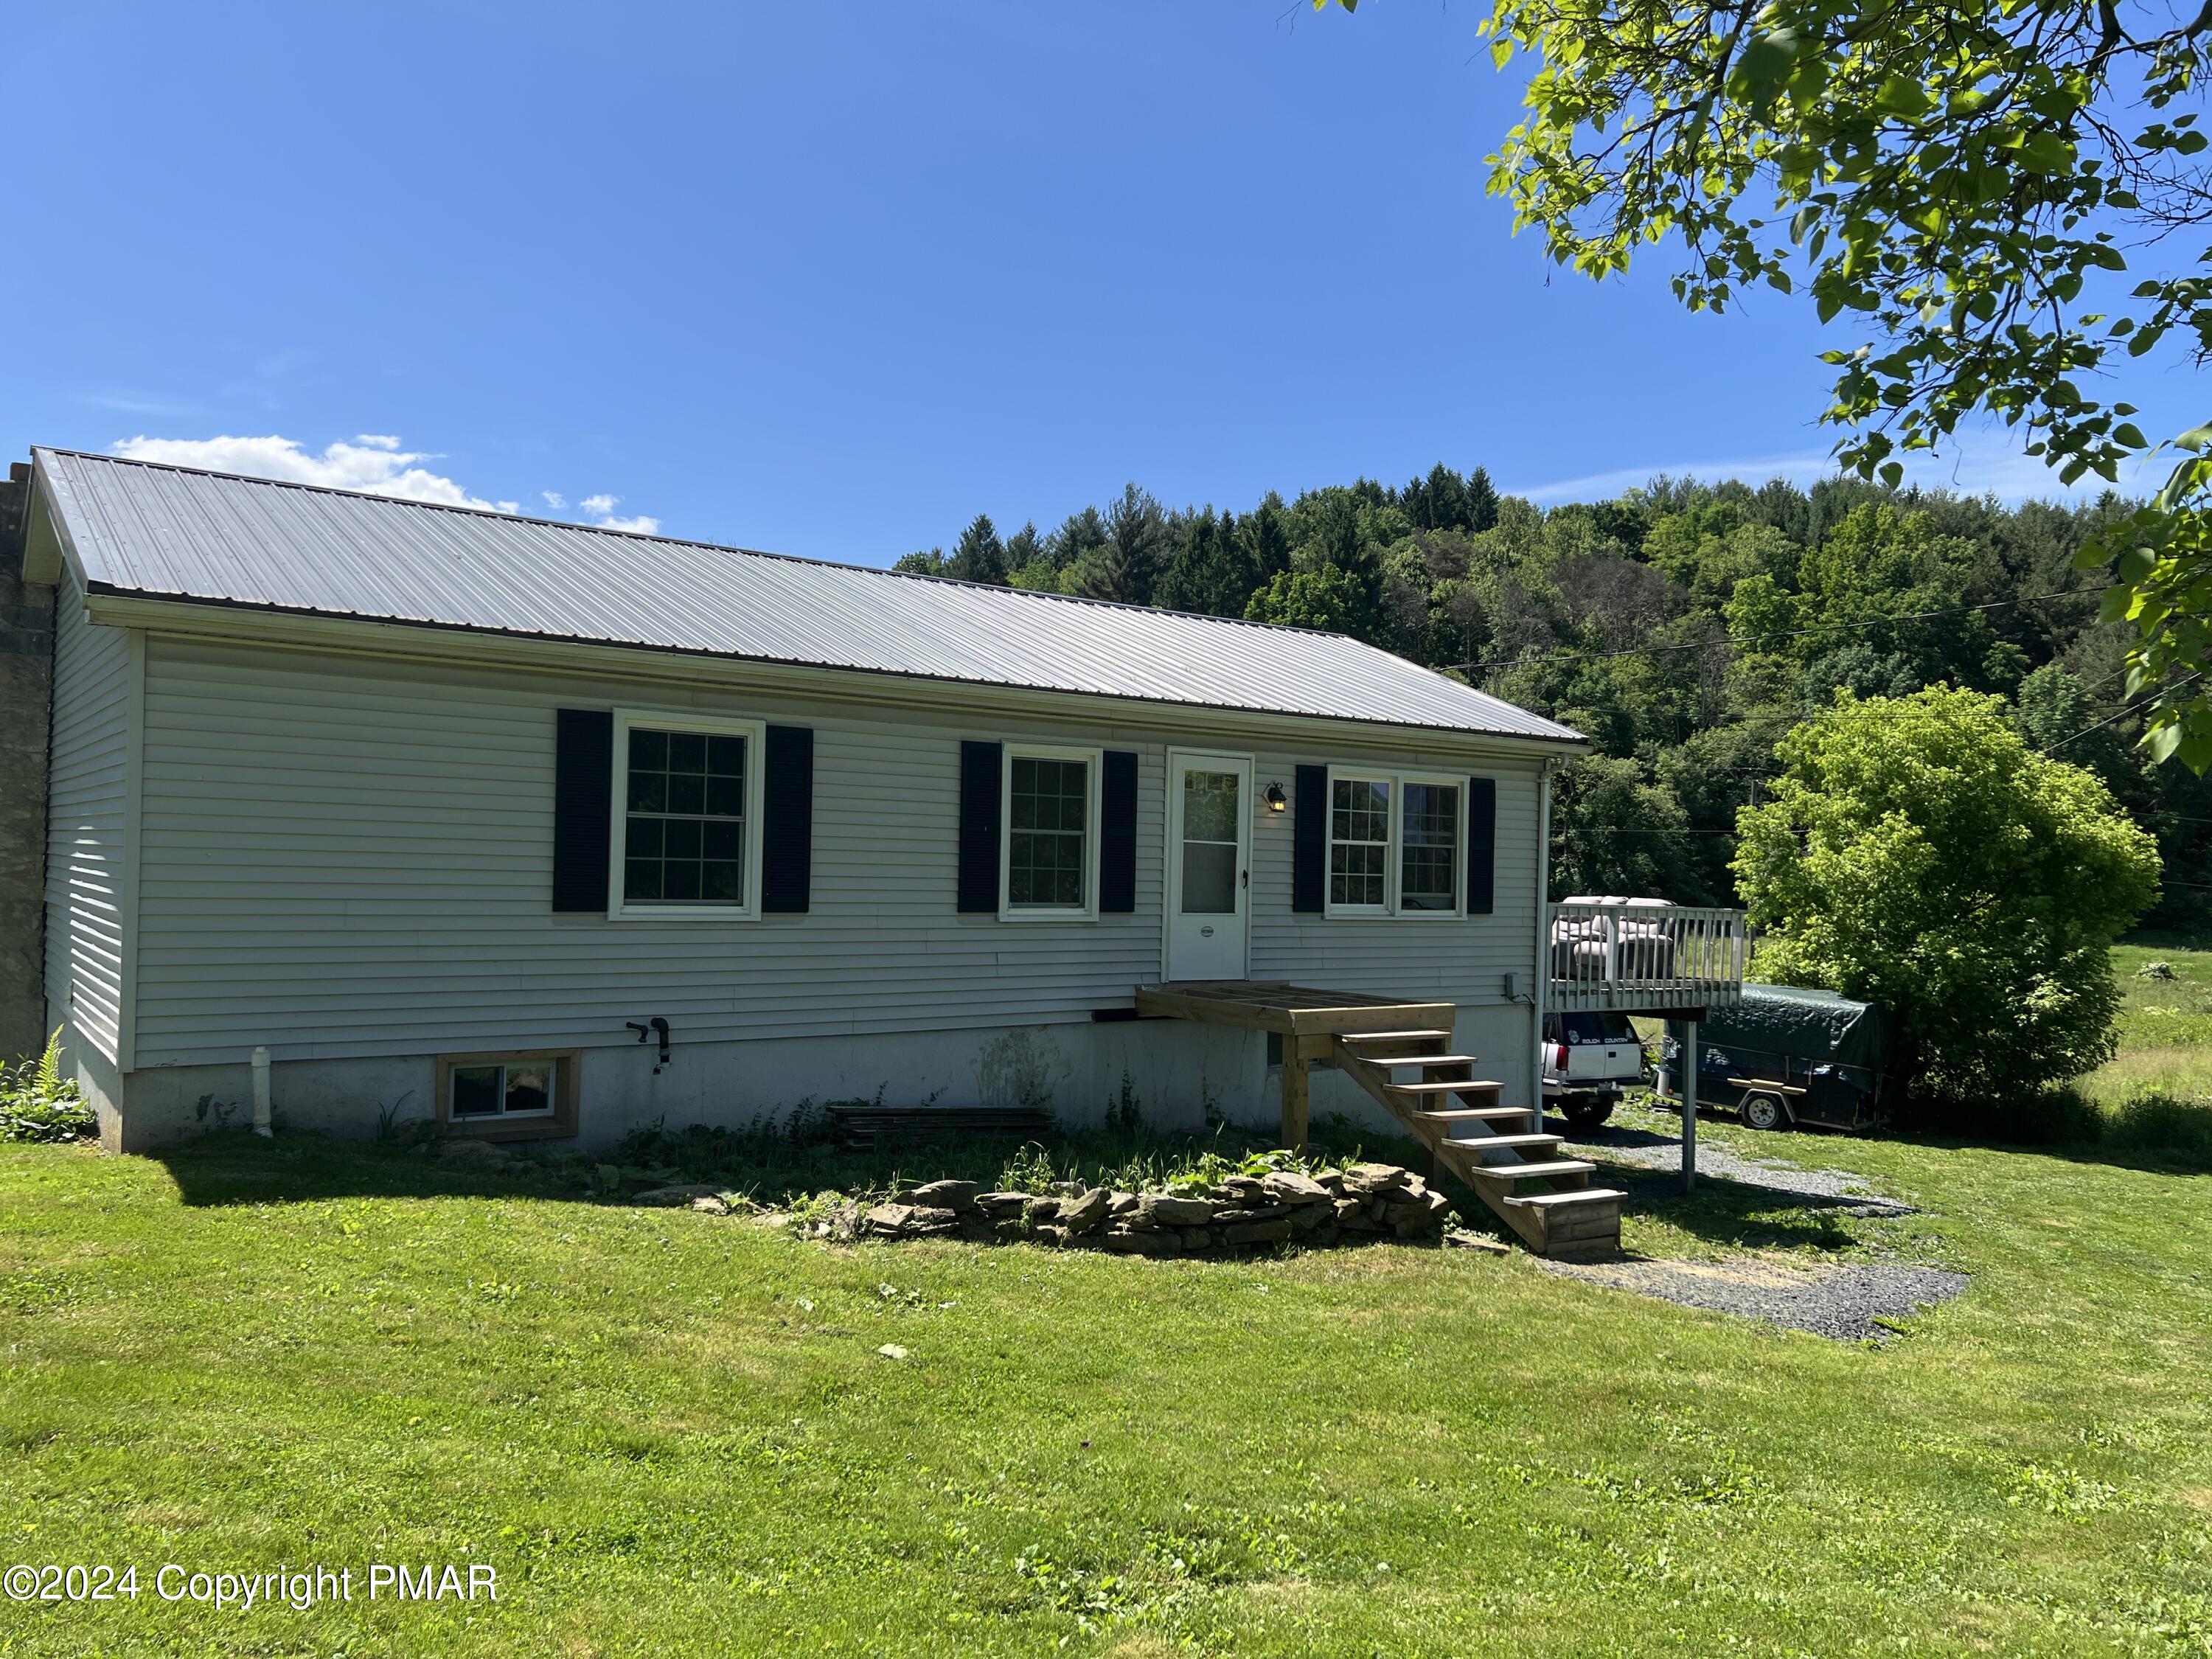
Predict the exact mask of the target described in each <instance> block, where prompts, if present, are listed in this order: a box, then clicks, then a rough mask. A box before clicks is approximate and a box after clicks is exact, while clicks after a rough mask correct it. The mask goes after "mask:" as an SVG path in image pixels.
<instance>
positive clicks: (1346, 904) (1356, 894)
mask: <svg viewBox="0 0 2212 1659" xmlns="http://www.w3.org/2000/svg"><path fill="white" fill-rule="evenodd" d="M1466 905H1467V780H1466V779H1464V778H1455V777H1449V776H1437V775H1432V774H1428V773H1421V772H1396V771H1382V770H1370V769H1366V768H1362V767H1344V768H1336V767H1331V768H1330V769H1329V775H1328V907H1327V908H1328V914H1329V915H1334V916H1414V917H1421V916H1430V917H1434V916H1459V915H1465V914H1466Z"/></svg>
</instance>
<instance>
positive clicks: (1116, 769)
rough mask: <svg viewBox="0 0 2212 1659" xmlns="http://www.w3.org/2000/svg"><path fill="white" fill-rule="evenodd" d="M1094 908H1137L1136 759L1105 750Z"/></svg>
mask: <svg viewBox="0 0 2212 1659" xmlns="http://www.w3.org/2000/svg"><path fill="white" fill-rule="evenodd" d="M1098 821H1099V822H1098V908H1100V909H1101V910H1134V909H1135V908H1137V757H1136V756H1135V755H1134V754H1133V753H1131V752H1130V751H1129V750H1126V749H1109V750H1107V751H1106V775H1105V776H1104V777H1103V779H1101V780H1100V781H1099V785H1098Z"/></svg>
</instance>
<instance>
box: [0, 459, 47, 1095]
mask: <svg viewBox="0 0 2212 1659" xmlns="http://www.w3.org/2000/svg"><path fill="white" fill-rule="evenodd" d="M9 473H10V476H9V478H8V479H7V481H6V482H5V483H0V1064H4V1063H5V1062H6V1061H8V1060H12V1059H13V1058H14V1057H15V1056H16V1055H18V1054H32V1053H35V1052H36V1051H37V1050H38V1049H39V1048H41V1047H43V1046H44V1044H45V1042H46V963H45V954H46V934H45V915H46V741H47V734H48V730H49V721H50V719H51V715H52V697H53V672H54V591H53V589H52V587H48V586H32V585H27V584H26V583H25V582H24V580H23V526H24V514H25V511H26V509H27V507H28V504H29V501H30V483H29V477H30V468H29V467H28V466H27V465H22V464H21V463H20V462H19V463H17V464H16V465H15V466H13V467H11V468H10V469H9Z"/></svg>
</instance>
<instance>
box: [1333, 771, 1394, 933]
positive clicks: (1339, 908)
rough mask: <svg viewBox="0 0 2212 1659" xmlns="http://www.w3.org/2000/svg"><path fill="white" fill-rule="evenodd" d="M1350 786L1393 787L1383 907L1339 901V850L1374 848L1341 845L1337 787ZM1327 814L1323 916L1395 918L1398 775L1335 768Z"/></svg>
mask: <svg viewBox="0 0 2212 1659" xmlns="http://www.w3.org/2000/svg"><path fill="white" fill-rule="evenodd" d="M1339 781H1343V782H1346V783H1380V784H1385V785H1387V786H1389V791H1390V804H1389V808H1388V810H1387V811H1385V813H1384V814H1383V818H1384V823H1385V824H1386V825H1387V826H1388V827H1387V828H1386V829H1385V831H1384V835H1383V902H1382V903H1380V904H1340V903H1338V902H1337V900H1336V849H1337V848H1340V847H1371V846H1373V845H1374V843H1373V842H1352V841H1339V840H1338V839H1337V838H1336V786H1337V784H1338V782H1339ZM1322 810H1323V811H1326V812H1327V813H1328V821H1327V823H1326V824H1325V826H1324V827H1325V829H1327V831H1328V834H1327V835H1326V836H1324V837H1323V839H1322V866H1321V879H1322V902H1323V914H1324V915H1331V916H1369V917H1373V916H1387V915H1390V914H1391V911H1392V908H1393V906H1392V903H1391V901H1392V900H1393V899H1394V898H1395V896H1396V894H1397V887H1398V775H1397V774H1396V773H1395V772H1392V771H1389V770H1386V769H1381V768H1376V767H1371V766H1332V767H1330V768H1329V769H1328V791H1327V793H1326V797H1325V805H1324V806H1323V809H1322Z"/></svg>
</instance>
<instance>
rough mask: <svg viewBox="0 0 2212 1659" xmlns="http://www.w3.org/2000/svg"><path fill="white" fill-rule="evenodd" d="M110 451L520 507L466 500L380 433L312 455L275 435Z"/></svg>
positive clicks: (442, 502) (496, 508) (163, 441)
mask: <svg viewBox="0 0 2212 1659" xmlns="http://www.w3.org/2000/svg"><path fill="white" fill-rule="evenodd" d="M111 448H112V452H113V453H115V454H118V455H120V456H123V457H125V459H130V460H134V461H166V462H167V463H169V464H171V465H176V466H199V467H207V468H210V469H211V470H213V471H217V472H244V473H246V474H249V475H251V476H252V477H257V478H279V479H282V480H283V481H284V482H285V483H305V484H320V485H323V486H325V488H328V489H357V490H360V491H362V493H363V494H366V495H396V496H398V497H399V498H400V499H401V500H403V501H430V502H434V503H435V504H436V505H438V506H441V507H481V508H483V509H485V510H487V511H489V512H495V513H513V512H517V511H519V510H520V503H518V502H515V501H485V500H484V499H483V497H482V496H479V495H471V494H469V492H468V491H467V490H466V489H463V488H462V487H461V486H460V485H459V484H458V483H455V482H454V481H453V479H451V478H448V477H445V476H444V475H442V474H441V473H436V472H433V471H430V470H429V469H428V468H427V467H422V466H417V465H416V462H418V461H428V460H435V459H437V457H435V455H431V454H429V453H419V452H410V451H407V450H403V449H401V448H400V447H399V440H398V439H397V438H395V437H390V436H387V435H384V434H381V433H374V432H371V433H363V434H362V435H360V436H358V437H356V439H355V440H354V441H352V442H351V443H347V442H344V441H339V442H337V443H334V444H331V445H330V446H329V447H327V448H325V450H324V451H323V453H321V454H319V455H313V454H310V453H308V452H307V448H306V447H305V446H304V445H302V444H301V442H300V441H298V440H297V439H295V438H282V437H278V436H276V435H274V434H272V435H270V436H268V437H266V438H230V437H222V438H146V437H138V438H125V439H124V440H123V441H121V442H119V443H117V444H114V445H112V446H111Z"/></svg>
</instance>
